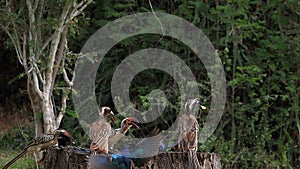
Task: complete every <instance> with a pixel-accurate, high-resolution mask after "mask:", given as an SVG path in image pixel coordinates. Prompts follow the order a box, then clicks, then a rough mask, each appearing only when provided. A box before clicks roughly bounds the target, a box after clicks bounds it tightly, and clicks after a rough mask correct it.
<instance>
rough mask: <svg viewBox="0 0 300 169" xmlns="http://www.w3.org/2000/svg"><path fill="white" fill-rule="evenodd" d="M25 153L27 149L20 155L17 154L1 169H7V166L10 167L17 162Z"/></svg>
mask: <svg viewBox="0 0 300 169" xmlns="http://www.w3.org/2000/svg"><path fill="white" fill-rule="evenodd" d="M26 153H27V149H25V150H23V151H22V152H21V153H20V154H18V155H17V156H16V157H15V158H13V159H12V160H10V162H8V163H7V164H6V165H5V166H4V167H3V168H2V169H7V168H8V167H9V166H11V165H12V164H13V163H15V162H16V161H17V160H19V159H20V158H21V157H23V155H25V154H26Z"/></svg>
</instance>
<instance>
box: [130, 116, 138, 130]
mask: <svg viewBox="0 0 300 169" xmlns="http://www.w3.org/2000/svg"><path fill="white" fill-rule="evenodd" d="M127 119H128V120H129V121H130V123H129V125H133V126H134V127H135V128H137V129H140V127H139V125H138V124H139V123H140V122H139V121H138V119H136V118H134V117H128V118H127Z"/></svg>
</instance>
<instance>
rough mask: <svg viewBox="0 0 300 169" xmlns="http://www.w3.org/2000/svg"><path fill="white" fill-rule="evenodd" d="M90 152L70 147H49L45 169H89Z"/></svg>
mask: <svg viewBox="0 0 300 169" xmlns="http://www.w3.org/2000/svg"><path fill="white" fill-rule="evenodd" d="M89 155H90V150H89V149H84V148H78V147H73V146H69V147H66V148H59V147H57V146H53V147H49V148H48V149H47V151H46V155H45V159H44V168H45V169H86V168H88V160H89Z"/></svg>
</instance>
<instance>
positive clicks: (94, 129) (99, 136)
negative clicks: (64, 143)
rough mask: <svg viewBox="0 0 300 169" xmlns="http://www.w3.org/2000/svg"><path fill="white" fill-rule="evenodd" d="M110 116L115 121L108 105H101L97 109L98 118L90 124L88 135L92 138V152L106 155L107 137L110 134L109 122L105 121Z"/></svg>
mask: <svg viewBox="0 0 300 169" xmlns="http://www.w3.org/2000/svg"><path fill="white" fill-rule="evenodd" d="M108 117H110V118H111V119H112V121H113V122H115V116H114V113H113V112H112V111H111V109H110V108H109V107H101V109H100V111H99V120H98V121H96V122H94V123H93V124H92V125H91V128H90V130H89V135H90V138H91V140H92V143H91V145H90V150H91V152H92V153H93V154H95V153H96V154H105V155H108V138H109V136H110V134H111V131H112V130H111V124H110V123H109V122H107V118H108Z"/></svg>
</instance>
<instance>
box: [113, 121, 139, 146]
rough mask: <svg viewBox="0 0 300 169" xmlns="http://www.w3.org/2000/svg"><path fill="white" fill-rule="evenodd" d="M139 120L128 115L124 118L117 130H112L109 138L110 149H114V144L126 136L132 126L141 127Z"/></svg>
mask: <svg viewBox="0 0 300 169" xmlns="http://www.w3.org/2000/svg"><path fill="white" fill-rule="evenodd" d="M138 123H139V121H138V120H137V119H136V118H134V117H128V118H125V119H123V120H122V122H121V127H120V128H118V129H115V130H112V132H111V134H110V136H109V139H108V146H109V149H110V150H112V149H113V146H114V144H115V143H116V142H118V141H119V140H120V139H121V138H123V137H124V136H125V134H126V133H127V131H128V130H129V129H130V128H131V127H132V126H134V127H136V128H138V129H139V128H140V127H139V126H138Z"/></svg>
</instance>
